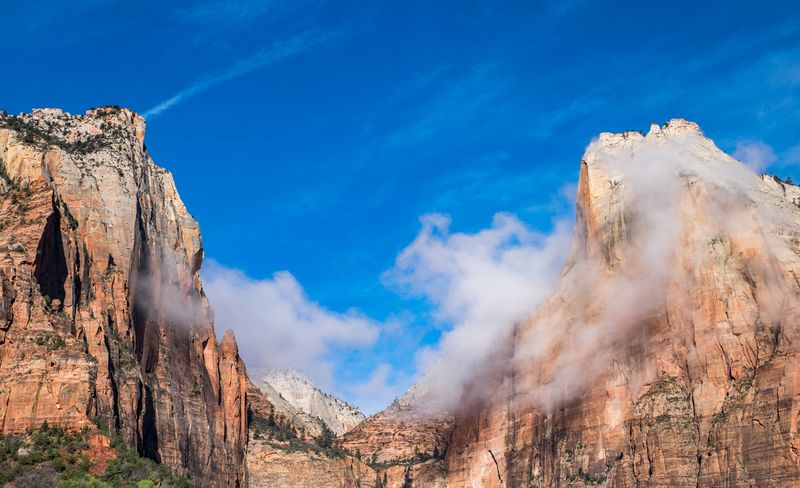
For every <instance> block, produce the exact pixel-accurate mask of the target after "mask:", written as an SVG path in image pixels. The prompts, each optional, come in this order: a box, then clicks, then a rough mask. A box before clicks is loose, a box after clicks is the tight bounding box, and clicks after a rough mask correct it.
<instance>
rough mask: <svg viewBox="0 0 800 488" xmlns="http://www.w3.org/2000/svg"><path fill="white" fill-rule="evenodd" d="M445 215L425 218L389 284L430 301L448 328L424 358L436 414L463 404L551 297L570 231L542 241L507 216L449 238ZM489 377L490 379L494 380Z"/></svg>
mask: <svg viewBox="0 0 800 488" xmlns="http://www.w3.org/2000/svg"><path fill="white" fill-rule="evenodd" d="M449 225H450V219H449V218H448V217H447V216H444V215H441V214H431V215H426V216H425V217H423V218H422V230H421V231H420V233H419V235H418V236H417V238H416V239H415V240H414V241H413V242H412V243H411V244H410V245H409V246H408V247H406V248H405V249H404V250H403V251H402V252H401V253H400V255H399V256H398V257H397V260H396V263H395V266H394V268H392V269H391V270H389V271H388V272H387V273H386V274H385V276H384V279H385V281H386V282H387V283H388V284H390V285H391V286H394V287H397V288H398V289H400V290H401V291H403V292H406V293H409V294H412V295H421V296H424V297H426V298H427V299H428V300H429V301H430V302H431V303H432V305H433V308H434V317H435V319H436V320H438V321H440V322H441V324H442V325H443V326H444V327H446V329H447V330H446V331H445V333H444V334H443V336H442V338H441V340H440V342H439V344H438V345H437V346H436V347H435V348H432V349H430V350H423V351H421V353H420V354H419V358H418V359H419V361H420V367H421V373H422V375H423V376H422V377H423V381H424V382H425V383H426V384H425V385H423V390H424V391H430V392H435V394H436V398H428V400H430V401H433V402H435V404H434V405H431V406H432V407H434V408H437V409H438V408H449V407H452V406H453V405H454V404H455V403H456V402H458V401H459V400H461V399H462V394H463V393H464V391H465V387H466V386H467V384H468V383H469V382H471V381H473V380H474V379H475V374H476V371H479V370H483V369H485V367H486V364H487V362H488V361H489V360H490V358H491V356H492V355H493V354H495V353H497V352H498V351H500V350H502V348H503V347H504V346H505V345H506V343H507V340H508V339H509V337H510V334H511V333H512V331H513V329H514V326H515V324H516V323H518V322H519V321H521V320H523V319H524V318H525V317H527V316H528V314H530V313H531V312H532V311H533V309H534V308H535V307H536V305H537V304H538V303H539V301H540V300H541V299H542V298H543V297H544V296H545V295H546V294H547V293H548V292H549V290H550V287H551V285H552V282H553V281H554V279H555V277H556V276H557V275H558V272H559V270H560V268H561V266H562V263H563V260H564V257H565V256H566V254H567V251H568V249H569V242H570V236H571V225H569V224H568V223H567V222H564V221H558V222H556V223H555V227H554V230H553V232H552V233H551V234H539V233H536V232H534V231H532V230H530V229H529V228H528V227H526V226H525V224H524V223H522V222H521V221H520V220H518V219H517V218H516V217H514V216H512V215H510V214H503V213H501V214H497V215H495V218H494V221H493V222H492V226H491V227H489V228H487V229H483V230H481V231H479V232H476V233H474V234H467V233H451V232H450V230H449ZM489 374H491V373H489Z"/></svg>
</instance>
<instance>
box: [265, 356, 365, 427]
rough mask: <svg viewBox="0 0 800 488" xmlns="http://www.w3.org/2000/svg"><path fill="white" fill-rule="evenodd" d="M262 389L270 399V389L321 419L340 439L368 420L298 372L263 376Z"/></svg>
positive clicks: (290, 370)
mask: <svg viewBox="0 0 800 488" xmlns="http://www.w3.org/2000/svg"><path fill="white" fill-rule="evenodd" d="M259 387H260V388H261V389H262V391H264V392H265V394H267V395H268V396H269V394H268V393H267V392H268V390H270V389H271V390H274V391H275V392H277V393H278V394H279V395H280V396H281V398H282V399H283V400H285V401H286V402H288V403H289V404H290V405H292V406H293V407H294V408H296V409H297V410H299V411H301V412H303V413H305V414H308V415H310V416H311V417H315V418H318V419H319V420H321V421H322V422H323V423H324V424H325V425H327V426H328V428H329V429H331V431H333V433H334V434H336V435H337V436H339V435H342V434H344V433H345V432H348V431H349V430H351V429H352V428H353V427H355V426H356V425H358V424H360V423H361V422H363V421H364V419H365V417H364V414H363V413H361V411H360V410H359V409H358V408H356V407H354V406H353V405H350V404H349V403H347V402H345V401H344V400H342V399H340V398H337V397H335V396H333V395H329V394H328V393H325V392H323V391H322V390H320V389H319V388H317V387H316V386H314V384H313V383H312V382H311V380H309V379H308V377H307V376H305V375H304V374H303V373H301V372H299V371H297V370H295V369H276V370H273V371H270V372H269V373H267V374H266V375H264V376H263V377H262V380H261V381H260V382H259Z"/></svg>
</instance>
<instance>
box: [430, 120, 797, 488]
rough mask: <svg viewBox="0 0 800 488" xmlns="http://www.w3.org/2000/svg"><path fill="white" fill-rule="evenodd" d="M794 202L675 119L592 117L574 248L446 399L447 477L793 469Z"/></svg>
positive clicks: (714, 477)
mask: <svg viewBox="0 0 800 488" xmlns="http://www.w3.org/2000/svg"><path fill="white" fill-rule="evenodd" d="M798 202H800V188H797V187H795V186H791V185H788V184H785V183H783V182H781V181H779V180H776V179H774V178H772V177H768V176H764V177H760V178H759V177H758V176H756V175H755V174H752V173H751V172H749V170H747V169H746V168H745V167H744V166H742V165H741V164H740V163H738V162H736V161H734V160H733V159H731V158H730V157H728V156H727V155H725V154H724V153H722V152H721V151H720V150H719V149H717V148H716V147H715V146H714V144H713V143H712V142H711V141H710V140H708V139H706V138H705V137H703V136H702V134H701V133H700V130H699V128H698V127H697V126H696V125H694V124H692V123H690V122H686V121H683V120H674V121H671V122H670V123H669V124H667V125H666V126H664V127H658V126H654V127H653V128H652V129H651V131H650V132H649V133H648V134H647V135H646V136H645V135H643V134H639V133H625V134H603V135H601V136H600V138H599V139H598V140H596V141H595V142H593V143H592V144H591V145H590V146H589V148H588V149H587V152H586V154H585V155H584V158H583V162H582V164H581V172H580V182H579V186H578V196H577V207H578V208H577V224H576V231H575V237H574V242H573V249H572V254H571V257H570V259H569V260H568V262H567V264H566V266H565V268H564V271H563V273H562V276H561V278H560V280H559V282H558V283H557V285H556V286H555V289H554V292H553V294H552V296H551V297H550V298H549V299H548V300H546V301H545V303H543V304H541V305H540V306H539V308H538V310H537V311H536V312H535V313H534V314H533V315H532V317H531V318H530V319H529V320H528V321H527V322H526V323H524V324H522V326H521V327H519V328H518V329H517V330H516V332H515V336H514V337H513V341H512V342H513V345H514V350H513V353H512V354H511V357H510V358H509V360H508V362H507V363H506V364H504V365H500V366H499V367H502V368H504V369H505V371H506V374H505V376H504V378H503V380H502V381H501V382H500V384H495V385H486V390H487V391H488V392H491V394H490V395H488V396H487V397H486V399H484V400H483V401H482V402H481V403H480V404H479V405H477V406H476V407H474V408H472V409H470V411H467V412H462V413H460V414H459V415H457V417H456V426H455V429H454V431H453V434H452V437H451V439H450V445H449V449H448V452H447V458H446V470H447V481H448V485H449V486H451V487H462V486H465V487H466V486H484V487H499V486H505V487H522V486H525V487H527V486H595V485H603V486H619V487H628V486H671V487H682V486H686V487H688V486H692V487H694V486H742V487H743V486H759V487H763V486H774V487H778V486H800V456H798V454H799V452H798V443H799V442H800V439H798V422H797V417H798V410H799V409H800V403H798V402H799V401H800V400H798V399H799V398H800V350H798V348H800V324H798V309H797V305H798V296H800V282H799V281H798V278H797V277H798V274H799V273H800V208H798ZM415 486H416V485H415Z"/></svg>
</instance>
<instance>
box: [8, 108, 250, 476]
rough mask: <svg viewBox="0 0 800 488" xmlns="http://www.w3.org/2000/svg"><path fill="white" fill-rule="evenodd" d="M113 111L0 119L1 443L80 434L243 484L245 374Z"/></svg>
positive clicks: (163, 182) (187, 224)
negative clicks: (107, 436)
mask: <svg viewBox="0 0 800 488" xmlns="http://www.w3.org/2000/svg"><path fill="white" fill-rule="evenodd" d="M144 129H145V124H144V120H143V119H142V118H141V117H139V116H138V115H136V114H134V113H133V112H131V111H129V110H126V109H120V108H111V107H108V108H100V109H95V110H91V111H89V112H87V113H86V114H85V115H82V116H71V115H69V114H66V113H62V112H61V111H59V110H37V111H34V112H33V113H32V114H23V115H20V116H8V115H5V114H2V115H0V167H1V168H2V170H3V172H2V173H3V174H2V176H1V177H0V190H2V191H0V298H1V299H0V422H2V423H1V424H0V431H2V432H4V433H7V432H19V431H22V430H25V429H27V428H29V427H37V426H38V425H40V424H41V423H43V422H44V421H47V422H48V423H49V424H51V425H52V424H57V425H61V426H64V427H67V428H80V427H83V426H87V425H90V424H91V421H92V419H94V420H95V421H97V422H99V423H101V424H104V425H106V426H108V427H109V428H112V429H117V430H118V431H119V432H120V433H121V435H122V437H123V438H124V439H125V440H126V441H127V442H128V443H129V444H131V445H134V446H136V447H137V448H138V450H139V452H140V453H141V454H143V455H146V456H148V457H151V458H153V459H156V460H158V461H160V462H163V463H164V464H166V465H167V466H168V467H170V468H171V469H172V470H173V471H175V472H177V473H179V474H186V475H188V476H190V477H191V478H193V479H195V480H196V481H197V482H198V483H199V484H200V485H201V486H225V487H228V486H239V485H242V484H243V483H244V471H243V457H244V447H245V442H246V435H247V430H246V429H247V425H246V413H247V402H246V386H247V381H246V375H245V371H244V365H243V364H242V362H241V360H240V359H239V356H238V351H237V347H236V341H235V339H234V338H233V336H232V334H226V336H225V338H224V340H223V341H222V343H221V344H220V345H218V344H217V338H216V335H215V332H214V327H213V320H212V317H211V313H210V311H209V309H208V306H207V303H206V299H205V296H204V294H203V291H202V286H201V283H200V280H199V278H198V270H199V268H200V265H201V262H202V257H203V251H202V246H201V241H200V233H199V229H198V225H197V222H196V221H195V220H194V219H193V218H192V217H191V215H189V213H188V212H187V210H186V208H185V207H184V205H183V203H182V202H181V199H180V197H179V196H178V193H177V191H176V189H175V184H174V182H173V179H172V176H171V174H170V173H169V172H168V171H166V170H164V169H163V168H160V167H159V166H156V165H155V163H153V161H152V160H151V159H150V156H149V155H148V153H147V150H146V149H145V146H144Z"/></svg>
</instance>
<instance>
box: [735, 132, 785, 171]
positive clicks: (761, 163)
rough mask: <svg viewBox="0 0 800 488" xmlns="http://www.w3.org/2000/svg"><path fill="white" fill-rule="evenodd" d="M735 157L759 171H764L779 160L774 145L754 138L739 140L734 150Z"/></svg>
mask: <svg viewBox="0 0 800 488" xmlns="http://www.w3.org/2000/svg"><path fill="white" fill-rule="evenodd" d="M733 157H734V158H736V159H738V160H739V161H741V162H743V163H744V164H745V165H746V166H747V167H748V168H750V169H751V170H753V171H755V172H757V173H758V172H761V171H764V170H765V169H766V168H767V167H768V166H769V165H770V164H772V163H774V162H775V161H777V160H778V157H777V156H776V155H775V151H774V150H773V149H772V146H770V145H768V144H765V143H764V142H762V141H754V140H746V141H739V142H738V143H737V144H736V149H734V151H733Z"/></svg>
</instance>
